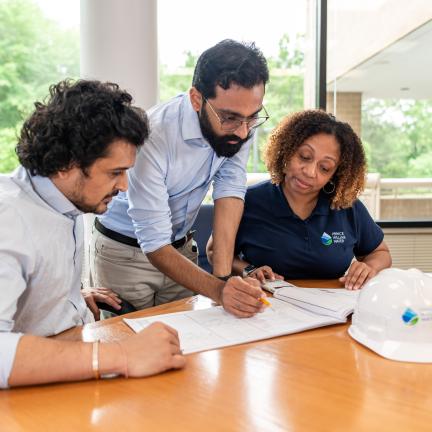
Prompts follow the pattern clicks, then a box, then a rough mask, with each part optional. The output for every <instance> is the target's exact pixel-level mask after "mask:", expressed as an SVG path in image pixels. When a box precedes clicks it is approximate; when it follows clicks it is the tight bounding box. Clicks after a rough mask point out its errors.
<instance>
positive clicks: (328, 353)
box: [0, 281, 432, 432]
mask: <svg viewBox="0 0 432 432" xmlns="http://www.w3.org/2000/svg"><path fill="white" fill-rule="evenodd" d="M294 283H296V284H297V285H301V286H311V287H312V286H314V287H319V286H321V287H322V286H327V287H328V286H338V283H337V282H334V281H332V282H331V283H329V281H321V282H320V281H302V282H299V281H294ZM208 307H212V304H211V302H210V300H208V299H206V298H203V297H201V296H197V297H193V298H189V299H185V300H181V301H178V302H174V303H171V304H169V305H163V306H158V307H155V308H152V309H150V310H146V311H140V312H135V313H133V314H130V316H132V317H141V316H146V315H154V314H159V313H167V312H177V311H183V310H191V309H199V308H208ZM347 328H348V324H340V325H334V326H330V327H324V328H320V329H314V330H310V331H307V332H303V333H297V334H293V335H288V336H284V337H279V338H274V339H270V340H264V341H260V342H255V343H250V344H245V345H238V346H234V347H228V348H224V349H221V350H214V351H207V352H203V353H198V354H192V355H189V356H188V358H187V365H186V368H185V369H183V370H180V371H170V372H167V373H164V374H161V375H157V376H153V377H150V378H144V379H128V380H127V379H113V380H102V381H86V382H79V383H68V384H57V385H46V386H35V387H28V388H21V389H13V390H6V391H0V431H1V432H9V431H41V432H42V431H43V432H47V431H69V430H73V431H90V430H92V431H93V430H104V431H121V432H123V431H152V432H153V431H190V432H192V431H200V432H203V431H204V432H207V431H242V432H243V431H247V432H249V431H272V432H273V431H308V432H309V431H404V432H407V431H416V432H419V431H431V430H432V367H431V365H428V364H415V363H400V362H394V361H390V360H386V359H384V358H382V357H380V356H378V355H377V354H375V353H373V352H371V351H369V350H368V349H366V348H365V347H363V346H361V345H360V344H358V343H357V342H355V341H354V340H352V339H351V338H350V337H349V335H348V333H347ZM131 331H132V330H130V329H129V327H127V326H126V325H125V324H124V323H123V322H122V320H121V318H113V319H110V320H106V321H102V322H98V323H94V324H90V325H86V326H85V327H84V328H83V329H77V330H71V331H68V332H65V333H63V334H62V335H60V337H62V338H65V339H69V338H74V337H77V336H78V337H80V338H82V339H83V340H85V341H92V340H95V339H100V340H113V339H117V338H122V337H125V335H127V334H130V333H131Z"/></svg>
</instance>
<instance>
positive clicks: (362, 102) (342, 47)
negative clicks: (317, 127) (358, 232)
mask: <svg viewBox="0 0 432 432" xmlns="http://www.w3.org/2000/svg"><path fill="white" fill-rule="evenodd" d="M426 4H427V6H426ZM431 44H432V9H431V8H430V5H429V4H428V2H424V1H419V0H412V1H411V2H410V3H409V4H407V3H406V2H404V1H402V0H381V1H369V0H368V1H362V2H359V1H355V0H330V1H329V2H328V51H327V52H328V55H327V59H328V68H327V90H328V94H327V96H328V97H327V109H328V111H331V112H333V113H335V114H336V115H337V116H338V117H340V118H341V119H344V120H346V121H348V122H349V123H350V124H351V125H352V126H353V127H354V129H355V130H356V131H357V132H358V133H359V134H360V135H361V137H362V140H363V144H364V146H365V149H366V153H367V157H368V165H369V172H370V173H371V175H370V178H372V179H375V180H376V181H377V182H378V187H377V189H376V190H377V193H378V194H379V205H378V207H377V209H376V210H377V211H376V214H375V217H376V218H377V219H380V220H411V221H412V220H425V219H428V220H430V219H431V218H432V133H431V131H432V81H431V79H430V70H431V68H432V57H431V56H430V54H429V53H430V46H431ZM372 174H374V175H372Z"/></svg>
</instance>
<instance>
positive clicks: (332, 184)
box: [322, 180, 336, 195]
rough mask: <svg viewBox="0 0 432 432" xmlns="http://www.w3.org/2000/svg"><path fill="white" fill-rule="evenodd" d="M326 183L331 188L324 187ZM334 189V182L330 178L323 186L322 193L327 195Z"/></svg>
mask: <svg viewBox="0 0 432 432" xmlns="http://www.w3.org/2000/svg"><path fill="white" fill-rule="evenodd" d="M327 185H330V187H331V190H329V189H326V186H327ZM335 189H336V185H335V184H334V182H332V181H331V180H330V181H329V182H328V183H326V184H325V185H324V186H323V188H322V191H323V192H324V193H326V194H327V195H330V194H332V193H333V192H334V191H335Z"/></svg>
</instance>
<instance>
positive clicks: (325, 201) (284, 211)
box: [272, 184, 330, 219]
mask: <svg viewBox="0 0 432 432" xmlns="http://www.w3.org/2000/svg"><path fill="white" fill-rule="evenodd" d="M273 194H274V197H273V198H274V199H273V200H272V201H273V205H272V209H273V212H274V213H273V214H274V215H275V216H276V217H277V218H286V217H291V218H298V216H297V215H296V214H295V213H294V212H293V211H292V209H291V207H290V205H289V203H288V201H287V199H286V197H285V194H284V193H283V190H282V186H281V184H277V185H274V188H273ZM329 212H330V201H329V198H328V197H327V196H326V195H325V194H324V193H323V192H321V193H320V194H319V196H318V202H317V204H316V206H315V208H314V209H313V211H312V213H311V215H310V216H309V217H308V219H310V218H312V217H313V216H315V215H328V214H329Z"/></svg>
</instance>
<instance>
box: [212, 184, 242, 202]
mask: <svg viewBox="0 0 432 432" xmlns="http://www.w3.org/2000/svg"><path fill="white" fill-rule="evenodd" d="M245 195H246V187H245V188H244V190H237V191H233V190H224V189H222V190H216V189H213V197H212V198H213V201H216V200H217V199H220V198H240V199H241V200H243V201H244V197H245Z"/></svg>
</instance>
